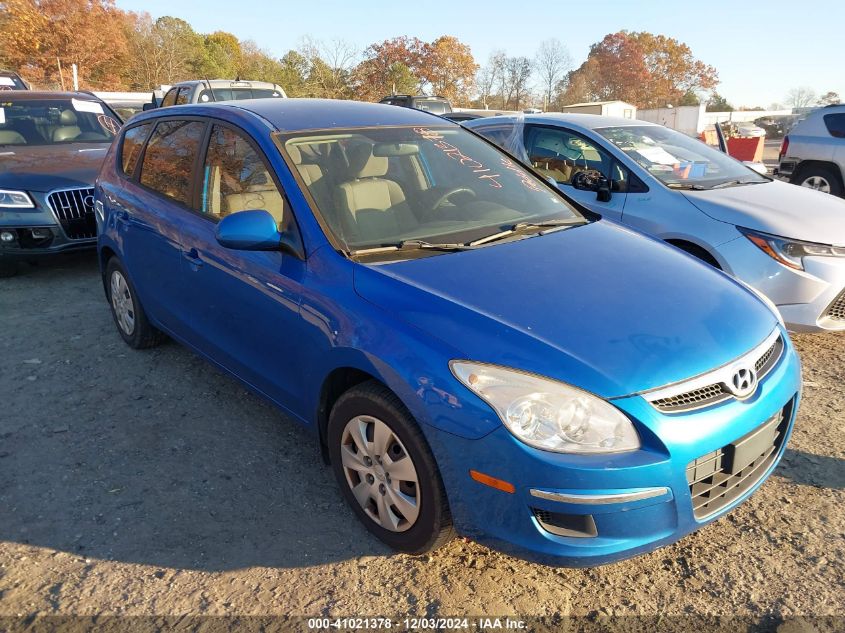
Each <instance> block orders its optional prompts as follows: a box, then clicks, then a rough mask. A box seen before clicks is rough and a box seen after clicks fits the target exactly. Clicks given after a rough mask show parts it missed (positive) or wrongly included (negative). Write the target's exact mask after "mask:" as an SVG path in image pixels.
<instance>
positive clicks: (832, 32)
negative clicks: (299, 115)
mask: <svg viewBox="0 0 845 633" xmlns="http://www.w3.org/2000/svg"><path fill="white" fill-rule="evenodd" d="M117 5H118V6H119V7H120V8H122V9H126V10H131V11H146V12H148V13H150V14H151V15H152V16H153V17H154V18H156V17H160V16H162V15H172V16H175V17H179V18H182V19H184V20H186V21H187V22H189V23H190V24H191V25H192V26H193V28H194V29H195V30H196V31H198V32H200V33H211V32H213V31H218V30H222V31H229V32H230V33H233V34H234V35H236V36H237V37H238V38H239V39H251V40H254V41H255V42H256V43H257V44H258V45H259V46H260V47H261V48H263V49H265V50H267V51H268V52H270V53H271V54H273V55H275V56H278V57H281V56H282V55H284V54H285V52H287V51H288V50H290V49H291V48H297V47H298V46H299V45H300V44H301V43H302V40H303V38H304V37H307V36H310V37H312V38H315V39H318V40H323V41H330V40H334V39H340V40H345V41H347V42H349V43H350V44H352V45H354V46H355V48H356V49H361V50H363V49H364V48H365V47H366V46H368V45H369V44H371V43H373V42H380V41H383V40H385V39H388V38H392V37H397V36H400V35H408V36H414V37H419V38H420V39H422V40H425V41H431V40H433V39H435V38H437V37H439V36H440V35H454V36H455V37H457V38H458V39H460V40H461V41H463V42H464V43H466V44H468V45H469V46H470V47H471V48H472V53H473V55H474V56H475V59H476V62H478V63H479V64H484V63H485V62H486V60H487V58H488V56H489V54H490V52H491V51H493V50H496V49H504V50H505V51H506V52H507V53H508V55H520V56H523V55H524V56H527V57H533V56H534V54H535V52H536V50H537V46H538V44H539V43H540V42H542V41H543V40H545V39H549V38H557V39H559V40H560V41H561V42H563V43H564V44H565V45H566V46H567V48H568V49H569V52H570V55H571V56H572V59H573V62H574V65H575V66H576V67H577V66H578V65H580V64H581V63H582V62H583V61H584V59H585V58H586V56H587V53H588V52H589V48H590V45H591V44H593V43H595V42H598V41H600V40H601V39H602V38H603V37H604V36H605V35H606V34H607V33H613V32H616V31H619V30H622V29H626V30H629V31H650V32H652V33H655V34H663V35H667V36H670V37H674V38H676V39H678V40H680V41H682V42H684V43H686V44H687V45H689V47H690V48H691V49H692V52H693V55H695V56H696V57H697V58H698V59H700V60H702V61H703V62H705V63H707V64H710V65H711V66H714V67H715V68H716V69H717V70H718V72H719V78H720V80H721V83H720V84H719V86H718V88H717V91H718V92H719V93H720V94H722V95H723V96H725V97H726V98H727V99H728V101H729V102H731V103H732V104H733V105H734V106H737V107H739V106H742V105H746V106H762V107H768V106H769V105H770V104H772V103H776V102H781V103H782V102H783V101H784V100H785V97H786V94H787V92H788V91H789V90H790V89H791V88H796V87H799V86H807V87H809V88H811V89H813V90H814V91H815V92H816V93H817V94H819V95H820V94H822V93H825V92H827V91H830V90H832V91H834V92H838V93H839V95H840V96H842V97H843V98H845V47H843V45H842V44H843V43H842V37H843V30H842V29H843V24H845V1H843V0H813V2H810V3H808V4H807V5H803V4H802V3H801V2H796V0H790V1H786V0H769V1H764V2H754V3H752V2H729V1H724V0H716V1H711V2H692V1H690V0H687V1H683V0H674V1H673V2H665V1H657V0H640V1H639V2H632V1H631V0H627V1H625V0H600V1H599V2H595V1H582V2H574V3H571V2H567V1H566V0H558V2H556V3H551V2H550V3H549V4H548V5H540V4H539V3H531V4H525V3H520V2H514V1H513V0H509V1H507V2H505V1H503V0H486V1H485V2H483V3H479V2H472V1H461V0H406V1H404V2H397V1H396V0H393V1H390V0H358V1H357V2H356V1H354V0H320V1H313V2H308V1H307V0H306V1H301V0H300V1H298V2H290V1H287V0H281V1H277V2H272V3H271V2H267V1H266V0H265V1H262V0H117ZM802 7H803V8H802Z"/></svg>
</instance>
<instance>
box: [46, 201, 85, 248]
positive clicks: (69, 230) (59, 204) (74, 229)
mask: <svg viewBox="0 0 845 633" xmlns="http://www.w3.org/2000/svg"><path fill="white" fill-rule="evenodd" d="M47 202H48V203H49V204H50V207H51V208H52V209H53V213H55V215H56V219H57V220H58V221H59V224H61V225H62V229H63V230H64V232H65V235H67V236H68V239H71V240H85V239H91V238H94V237H97V220H96V218H95V217H94V190H93V189H67V190H65V191H54V192H53V193H51V194H50V195H49V196H48V197H47Z"/></svg>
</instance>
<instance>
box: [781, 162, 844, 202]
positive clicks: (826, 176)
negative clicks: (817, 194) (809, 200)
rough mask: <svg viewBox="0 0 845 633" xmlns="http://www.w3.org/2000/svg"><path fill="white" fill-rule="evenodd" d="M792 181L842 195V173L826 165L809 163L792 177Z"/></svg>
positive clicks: (823, 191) (802, 185)
mask: <svg viewBox="0 0 845 633" xmlns="http://www.w3.org/2000/svg"><path fill="white" fill-rule="evenodd" d="M792 183H793V184H796V185H800V186H801V187H807V188H808V189H815V190H816V191H821V192H822V193H829V194H831V195H833V196H841V195H842V192H843V187H842V177H841V175H840V174H838V173H836V170H835V169H833V168H832V167H827V166H825V165H809V166H808V167H805V168H803V169H801V170H800V171H799V172H798V174H797V175H795V176H793V177H792Z"/></svg>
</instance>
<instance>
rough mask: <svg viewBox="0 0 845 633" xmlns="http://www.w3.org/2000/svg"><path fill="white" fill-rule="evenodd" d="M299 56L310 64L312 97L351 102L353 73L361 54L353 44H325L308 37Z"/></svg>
mask: <svg viewBox="0 0 845 633" xmlns="http://www.w3.org/2000/svg"><path fill="white" fill-rule="evenodd" d="M299 52H300V54H301V55H302V56H303V57H304V58H305V59H306V60H308V66H309V72H308V78H307V83H308V92H309V93H310V96H315V97H325V98H329V99H344V98H349V96H350V91H351V75H352V69H353V68H354V67H355V64H356V62H357V60H358V52H357V51H356V49H355V48H354V47H353V46H352V45H351V44H350V43H349V42H346V41H344V40H332V41H331V42H321V41H319V40H314V39H312V38H310V37H307V38H305V39H304V40H303V42H302V45H301V46H300V48H299Z"/></svg>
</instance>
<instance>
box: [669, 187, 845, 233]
mask: <svg viewBox="0 0 845 633" xmlns="http://www.w3.org/2000/svg"><path fill="white" fill-rule="evenodd" d="M683 194H684V196H686V198H687V199H688V200H689V201H690V202H692V203H693V204H694V205H695V206H696V207H698V209H699V210H700V211H702V212H703V213H706V214H707V215H709V216H710V217H711V218H713V219H715V220H720V221H722V222H727V223H728V224H735V225H737V226H744V227H746V228H749V229H755V230H757V231H763V232H764V233H771V234H772V235H779V236H781V237H791V238H793V239H797V240H804V241H807V242H819V243H821V244H845V200H842V199H841V198H837V197H836V196H831V195H830V194H826V193H820V192H818V191H815V190H813V189H807V188H806V187H797V186H795V185H791V184H788V183H785V182H780V181H777V180H774V181H772V182H767V183H764V184H760V185H744V186H740V187H727V188H725V189H712V190H710V191H684V192H683Z"/></svg>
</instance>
